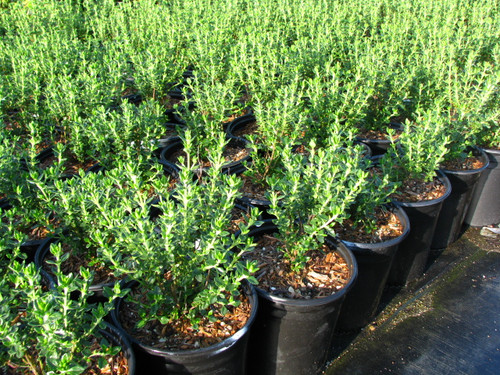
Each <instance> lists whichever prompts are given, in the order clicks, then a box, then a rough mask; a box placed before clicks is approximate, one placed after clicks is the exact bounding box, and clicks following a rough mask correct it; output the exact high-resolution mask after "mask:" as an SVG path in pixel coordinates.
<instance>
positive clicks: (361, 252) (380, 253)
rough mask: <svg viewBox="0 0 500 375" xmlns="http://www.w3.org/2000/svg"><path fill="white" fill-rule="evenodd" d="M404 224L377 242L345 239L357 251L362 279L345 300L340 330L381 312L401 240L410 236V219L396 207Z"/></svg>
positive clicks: (360, 325)
mask: <svg viewBox="0 0 500 375" xmlns="http://www.w3.org/2000/svg"><path fill="white" fill-rule="evenodd" d="M391 210H392V211H393V212H394V213H395V214H396V215H397V217H398V218H399V220H400V221H401V224H402V225H403V233H402V234H401V235H400V236H399V237H397V238H394V239H391V240H387V241H383V242H377V243H359V242H349V241H345V240H342V242H343V243H344V244H345V245H346V246H347V247H348V248H349V250H351V251H352V252H353V253H354V256H355V258H356V263H357V264H358V279H357V280H356V283H355V284H354V286H353V287H352V289H351V290H350V291H349V293H347V296H346V298H345V300H344V303H343V304H342V309H341V310H340V315H339V319H338V321H337V328H336V330H337V331H341V332H347V331H355V330H358V329H360V328H363V327H364V326H365V325H367V324H368V323H370V322H371V321H372V319H373V317H374V316H375V314H376V312H377V307H378V305H379V302H380V298H381V297H382V292H383V290H384V287H385V284H386V281H387V277H388V276H389V271H390V269H391V266H392V262H393V260H394V256H395V254H396V252H397V250H398V247H399V244H400V243H401V242H402V241H403V240H404V239H405V238H406V237H407V236H408V234H409V232H410V223H409V219H408V216H407V215H406V213H405V211H404V210H403V209H402V208H400V207H394V206H393V207H392V208H391Z"/></svg>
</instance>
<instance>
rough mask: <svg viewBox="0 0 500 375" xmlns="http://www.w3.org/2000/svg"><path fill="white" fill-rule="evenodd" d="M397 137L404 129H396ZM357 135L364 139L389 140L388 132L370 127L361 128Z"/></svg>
mask: <svg viewBox="0 0 500 375" xmlns="http://www.w3.org/2000/svg"><path fill="white" fill-rule="evenodd" d="M395 130H396V133H395V137H396V138H398V137H399V136H400V135H401V133H402V131H401V130H398V129H395ZM357 136H358V137H359V138H362V139H376V140H388V134H387V133H386V132H385V131H382V130H368V129H360V131H359V132H358V134H357Z"/></svg>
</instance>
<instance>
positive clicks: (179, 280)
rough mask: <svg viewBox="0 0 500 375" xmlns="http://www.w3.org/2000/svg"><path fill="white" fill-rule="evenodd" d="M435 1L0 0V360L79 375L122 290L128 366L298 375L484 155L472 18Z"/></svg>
mask: <svg viewBox="0 0 500 375" xmlns="http://www.w3.org/2000/svg"><path fill="white" fill-rule="evenodd" d="M451 4H454V5H457V4H455V2H454V1H452V0H449V1H447V2H442V4H441V3H440V4H428V2H420V1H415V2H414V3H412V4H395V3H393V2H391V1H382V2H380V1H377V2H368V3H367V2H363V4H362V6H361V2H359V4H358V3H355V4H354V3H352V4H349V6H347V5H345V4H342V3H340V2H335V3H332V4H330V3H328V4H327V3H318V2H312V1H310V2H306V3H304V2H303V1H302V2H295V1H282V2H278V3H276V2H269V1H259V2H258V3H252V5H251V6H249V4H247V2H245V1H236V0H234V1H220V2H210V4H208V3H207V2H205V1H203V0H197V1H188V2H186V1H184V2H176V1H173V2H163V1H149V0H145V1H140V2H137V1H136V2H132V1H130V2H128V1H124V2H119V3H115V2H114V1H104V2H96V1H90V0H89V1H82V2H72V1H63V2H59V1H57V2H56V1H49V0H43V1H40V2H30V3H26V2H7V4H5V7H4V8H2V11H1V13H0V15H1V19H2V22H3V26H2V27H1V29H0V43H1V45H2V48H1V49H0V51H1V52H0V57H1V60H0V61H1V65H0V69H1V70H2V73H4V76H5V77H6V79H5V85H2V86H1V88H0V90H2V91H1V97H2V102H1V103H0V109H1V111H2V112H1V116H2V121H3V124H4V127H3V128H2V133H1V137H2V139H1V142H0V147H1V148H2V150H1V154H2V158H1V175H0V178H1V180H0V187H1V190H0V193H1V194H2V198H3V199H2V241H3V245H2V252H3V255H2V263H3V264H2V272H3V275H2V276H3V277H2V279H4V281H3V282H2V285H1V287H0V289H1V296H0V297H1V298H2V301H5V303H4V304H2V305H3V306H2V309H3V310H2V311H3V312H2V318H1V319H2V325H1V327H2V331H3V332H4V333H5V335H2V337H5V338H6V339H4V340H3V341H1V342H0V355H1V358H2V364H3V366H4V367H5V366H6V367H5V368H9V370H8V371H18V372H21V371H25V372H28V373H29V371H31V372H33V373H43V372H49V371H52V369H54V371H56V370H57V371H59V372H61V373H63V372H72V373H76V372H82V371H85V370H84V367H85V366H87V364H88V359H89V358H93V357H97V356H98V353H97V352H98V351H99V350H101V349H106V348H107V347H108V345H107V344H106V343H104V345H103V346H102V347H101V349H96V352H94V351H92V352H90V351H89V350H88V346H89V343H90V342H91V340H94V341H95V338H92V339H91V338H90V337H91V336H92V337H99V335H100V334H99V333H97V331H96V328H97V327H101V328H102V327H103V325H102V324H101V322H102V320H103V319H104V316H105V315H106V314H107V313H108V312H109V311H110V310H112V309H113V305H112V302H113V300H114V301H115V303H117V302H116V299H117V298H120V297H125V296H124V292H123V291H121V289H123V290H127V291H129V294H128V295H127V296H126V297H125V298H124V299H121V300H120V302H119V303H117V306H119V307H118V308H116V309H114V312H113V313H114V316H113V317H112V319H113V320H114V323H115V324H116V325H119V326H121V328H122V329H121V332H122V333H123V332H126V334H125V335H126V336H127V337H128V340H127V339H125V340H124V342H126V341H132V343H133V345H132V346H133V347H134V349H136V354H137V355H138V358H137V361H138V369H139V371H146V370H145V369H148V368H149V369H151V370H150V372H151V371H153V372H155V373H159V372H160V371H164V372H168V373H176V372H179V373H186V372H188V373H210V372H218V371H225V372H226V373H243V372H245V370H248V372H250V373H256V372H258V373H264V372H265V373H291V372H294V373H313V372H316V371H319V370H321V369H322V368H323V366H324V365H325V363H326V361H327V360H329V359H331V358H330V354H329V351H330V349H331V348H330V346H331V345H330V340H331V338H332V335H333V332H334V331H335V329H337V330H353V329H360V328H361V327H363V326H364V325H365V324H366V323H368V322H369V321H370V320H371V319H372V318H373V315H374V314H375V312H376V309H377V305H378V301H379V300H380V296H381V293H382V291H383V288H384V286H385V284H386V282H389V283H391V284H398V285H404V284H407V283H409V282H411V281H413V280H415V279H416V278H418V277H419V276H420V275H421V274H422V272H423V271H424V269H425V264H426V261H427V253H428V250H429V249H430V248H431V247H438V248H443V247H445V246H447V245H448V244H449V243H451V242H452V241H454V240H455V239H456V238H457V236H458V234H459V232H458V231H459V230H460V227H461V225H462V222H463V221H464V215H465V214H466V213H467V211H468V205H469V201H470V194H472V193H473V192H474V187H473V186H474V184H473V182H474V181H475V180H476V179H477V178H478V177H479V176H480V173H481V172H482V171H483V170H487V171H489V172H490V169H489V166H488V161H487V160H486V159H485V158H484V155H482V153H481V152H480V151H478V150H477V149H474V148H473V146H476V145H480V146H488V147H497V148H498V146H499V144H500V139H499V137H500V131H499V127H498V108H499V107H498V93H497V90H498V89H497V87H498V75H497V74H495V65H494V61H495V60H494V59H495V56H496V52H497V49H495V48H498V46H495V44H494V43H493V42H492V41H493V40H494V35H495V34H494V32H495V30H496V29H495V27H494V25H493V24H492V22H491V20H490V19H489V18H488V17H487V15H488V16H491V17H492V19H494V16H495V14H496V13H495V12H496V10H495V8H494V7H489V5H490V4H489V2H488V1H485V2H484V3H481V5H480V6H479V5H477V4H476V6H474V7H468V6H467V4H461V5H460V6H459V5H457V6H456V7H451V9H453V10H452V11H449V12H448V13H444V12H442V11H441V10H442V9H446V7H447V6H449V5H451ZM2 6H4V4H2ZM354 6H356V7H357V8H356V9H358V10H359V13H356V12H352V7H354ZM443 7H444V8H443ZM151 9H154V10H155V11H154V12H152V11H151ZM303 9H308V11H307V12H305V13H304V11H303ZM207 20H209V22H206V21H207ZM398 20H399V21H401V22H396V21H398ZM452 21H453V22H452ZM360 22H361V24H362V25H364V27H363V28H359V25H360ZM436 23H439V24H440V25H442V27H440V28H438V29H437V30H436V28H435V27H434V25H435V24H436ZM285 24H286V27H284V25H285ZM471 25H473V26H471ZM311 35H315V36H316V37H315V38H311ZM400 35H407V36H408V37H407V38H403V39H401V38H400ZM396 36H397V38H396ZM395 40H398V41H399V42H397V43H395V42H394V41H395ZM451 41H453V42H451ZM28 42H29V43H28ZM40 46H45V47H44V48H41V47H40ZM472 46H474V48H472ZM478 46H480V47H478ZM22 51H25V52H22ZM347 51H352V53H350V52H349V53H348V52H347ZM388 51H390V52H391V53H388ZM382 54H383V55H385V56H387V58H386V59H384V60H383V61H381V60H380V58H379V56H381V55H382ZM25 55H26V56H29V59H28V58H27V57H24V56H25ZM69 56H71V57H72V58H71V59H70V58H69ZM75 56H77V58H76V59H74V57H75ZM408 56H412V59H413V60H414V61H413V64H410V65H408V64H406V59H407V57H408ZM34 61H36V63H34ZM241 115H243V116H241ZM361 130H363V131H362V132H361ZM379 133H387V135H386V136H385V139H384V140H382V141H380V140H376V141H375V142H372V141H369V139H368V138H370V137H372V136H373V135H374V134H379ZM356 141H358V142H359V141H362V142H364V143H362V144H365V145H369V146H370V147H371V148H370V149H369V150H368V149H366V148H363V146H362V144H358V145H357V146H355V145H356ZM47 146H51V147H50V148H49V149H47V150H44V151H43V152H42V149H45V148H46V147H47ZM369 153H372V154H380V153H383V154H384V155H383V156H378V157H377V158H374V159H373V160H372V159H370V158H367V157H366V156H367V154H369ZM478 156H479V157H478ZM477 157H478V158H477ZM457 160H458V162H457ZM461 165H465V166H466V168H469V169H470V170H474V171H475V172H470V171H466V172H458V173H455V172H453V170H454V169H456V168H457V167H461ZM467 165H469V166H468V167H467ZM440 168H443V171H442V172H436V171H437V170H438V169H440ZM493 171H495V169H493ZM476 172H477V173H476ZM494 173H495V172H490V173H489V175H490V176H495V174H494ZM456 174H458V175H459V176H458V177H455V175H456ZM461 175H464V176H465V180H466V182H465V184H466V187H465V188H462V187H461V185H463V184H464V182H463V180H464V179H463V178H462V176H461ZM472 175H473V176H472ZM483 175H484V174H483ZM452 176H453V177H452ZM469 177H470V178H469ZM455 180H457V181H455ZM489 181H495V177H493V178H491V180H490V179H489ZM495 185H497V183H495V182H493V186H495ZM485 186H487V185H485ZM487 189H494V188H484V189H483V191H486V190H487ZM475 190H476V194H477V196H478V197H480V198H479V199H482V196H483V194H480V191H479V189H475ZM235 202H238V203H239V205H240V211H235V209H234V207H235ZM391 202H392V204H391ZM488 205H489V204H488V203H486V206H488ZM252 206H254V207H252ZM255 206H256V207H255ZM459 206H460V207H461V208H460V210H461V213H460V214H455V212H456V211H457V207H459ZM256 208H257V209H256ZM242 212H243V214H242ZM470 212H472V211H470ZM497 212H498V210H497ZM264 219H271V220H272V221H271V222H270V223H269V222H267V221H266V220H264ZM489 220H496V219H494V218H489ZM339 239H340V240H339ZM38 245H41V246H38ZM38 247H39V249H40V251H39V256H37V259H36V263H37V266H38V268H37V269H38V271H37V270H36V269H35V267H33V265H29V264H30V263H29V260H31V259H30V258H32V254H26V255H22V253H21V252H20V251H21V250H22V251H23V252H28V251H30V250H32V249H34V248H38ZM42 250H44V251H45V258H44V257H42V256H41V251H42ZM311 250H314V251H311ZM331 250H335V251H333V252H332V251H331ZM63 254H64V255H63ZM24 258H27V259H26V260H24ZM44 259H45V260H44ZM284 276H288V281H280V280H281V278H282V277H284ZM330 276H332V277H333V279H334V281H332V280H331V279H330ZM118 281H122V282H123V283H122V284H121V285H122V288H119V287H118V285H120V284H119V283H118ZM126 281H131V282H133V281H135V284H125V282H126ZM251 285H256V286H257V288H258V289H254V287H252V286H251ZM368 289H370V291H369V292H368ZM46 301H48V302H46ZM323 305H325V306H323ZM311 306H312V309H313V310H315V311H318V312H317V314H316V315H313V316H312V317H311V315H309V312H307V313H306V311H310V309H311ZM320 307H321V308H320ZM323 307H326V309H323ZM69 311H71V312H76V313H75V315H74V317H78V316H80V315H84V316H85V319H81V320H78V318H76V319H73V318H72V317H73V315H71V314H72V313H71V314H67V312H69ZM66 315H68V316H66ZM87 318H88V319H87ZM108 318H109V317H108ZM269 319H271V320H269ZM313 323H314V324H315V325H313ZM318 324H319V326H318ZM318 327H321V329H320V328H318ZM73 328H74V329H73ZM45 332H47V333H48V334H52V338H49V339H47V338H46V337H47V336H44V335H43V334H44V333H45ZM82 332H83V333H82ZM212 335H215V336H216V337H215V338H213V337H212ZM76 338H78V339H80V338H81V339H82V340H80V341H78V340H76ZM33 340H34V341H33ZM97 340H98V341H99V339H97ZM323 340H324V341H323ZM48 341H53V342H54V344H53V345H45V344H44V343H46V342H48ZM291 342H292V343H299V346H298V347H297V348H295V347H292V346H291V345H290V343H291ZM62 348H67V350H66V351H64V350H62ZM110 351H111V354H115V353H116V349H110ZM237 355H238V356H240V357H239V358H246V359H247V360H246V362H247V364H248V368H246V365H245V359H243V360H236V359H235V358H236V356H237ZM207 357H208V361H205V359H206V358H207ZM82 358H83V360H82ZM97 362H100V363H99V364H100V365H102V366H105V364H104V362H103V360H99V361H97ZM131 362H133V360H131ZM63 364H64V366H63ZM205 366H208V367H205ZM254 366H258V368H257V369H256V368H255V367H254ZM23 369H26V370H23Z"/></svg>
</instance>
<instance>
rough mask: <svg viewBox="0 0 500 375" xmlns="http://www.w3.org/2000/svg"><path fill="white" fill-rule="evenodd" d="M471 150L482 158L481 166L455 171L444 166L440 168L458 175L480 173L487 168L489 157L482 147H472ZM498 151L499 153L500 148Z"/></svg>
mask: <svg viewBox="0 0 500 375" xmlns="http://www.w3.org/2000/svg"><path fill="white" fill-rule="evenodd" d="M472 151H475V154H478V155H476V156H478V157H480V158H481V159H482V160H483V162H484V165H483V166H482V167H481V168H477V169H469V170H466V171H457V170H453V169H446V168H441V170H442V171H443V172H444V173H447V174H453V175H458V176H466V175H471V174H476V173H481V172H482V171H484V170H485V169H487V168H488V167H489V165H490V158H488V155H486V152H485V151H484V150H483V149H482V148H478V147H473V150H472ZM498 152H499V153H500V150H499V151H498Z"/></svg>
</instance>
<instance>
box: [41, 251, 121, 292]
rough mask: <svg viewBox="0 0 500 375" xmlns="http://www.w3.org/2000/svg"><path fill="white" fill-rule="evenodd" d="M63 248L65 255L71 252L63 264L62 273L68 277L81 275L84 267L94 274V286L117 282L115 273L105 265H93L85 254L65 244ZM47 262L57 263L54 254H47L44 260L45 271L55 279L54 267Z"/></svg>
mask: <svg viewBox="0 0 500 375" xmlns="http://www.w3.org/2000/svg"><path fill="white" fill-rule="evenodd" d="M62 248H63V252H64V253H68V252H69V254H70V255H69V257H68V259H67V260H65V261H64V262H63V263H62V264H61V271H62V273H63V274H65V275H68V274H69V273H72V274H73V275H79V274H80V267H83V268H88V269H90V270H91V271H92V272H93V273H94V280H93V284H94V285H97V284H106V283H110V282H114V281H116V278H115V277H114V276H113V272H112V271H111V270H110V269H109V268H108V267H107V266H105V265H103V264H92V259H88V258H87V257H85V256H84V255H83V254H77V253H76V252H75V251H74V250H73V249H72V248H71V247H70V245H68V244H63V245H62ZM47 260H49V261H51V262H53V261H55V257H54V256H53V255H52V253H50V252H49V253H47V255H46V256H45V258H44V259H43V269H44V270H46V271H47V272H48V273H49V274H50V275H51V276H52V277H54V273H53V272H52V269H53V267H54V266H53V265H51V264H49V263H47ZM54 278H55V277H54Z"/></svg>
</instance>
